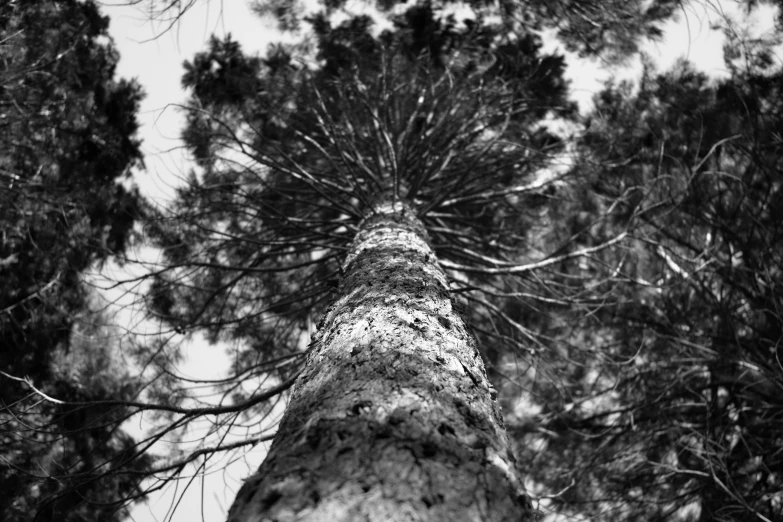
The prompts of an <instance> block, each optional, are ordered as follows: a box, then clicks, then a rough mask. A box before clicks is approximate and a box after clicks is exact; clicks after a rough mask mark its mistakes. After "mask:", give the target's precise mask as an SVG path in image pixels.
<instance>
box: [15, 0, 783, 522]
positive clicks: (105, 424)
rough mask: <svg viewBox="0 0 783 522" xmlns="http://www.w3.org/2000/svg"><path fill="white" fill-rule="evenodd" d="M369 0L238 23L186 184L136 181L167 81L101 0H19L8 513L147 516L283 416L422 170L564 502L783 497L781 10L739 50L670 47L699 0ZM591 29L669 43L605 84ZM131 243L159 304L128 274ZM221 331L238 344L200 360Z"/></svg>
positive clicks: (622, 506)
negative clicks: (136, 77)
mask: <svg viewBox="0 0 783 522" xmlns="http://www.w3.org/2000/svg"><path fill="white" fill-rule="evenodd" d="M348 4H349V3H346V2H341V1H339V0H338V1H329V2H324V3H322V4H320V3H319V4H318V5H317V6H316V7H315V9H314V10H313V9H310V10H308V9H309V8H307V6H305V5H304V4H303V3H301V2H298V1H297V0H274V1H260V0H257V1H256V2H254V4H253V6H254V10H255V11H256V12H257V14H259V15H261V16H262V17H266V18H267V19H269V18H270V17H271V18H273V19H274V20H275V21H276V22H278V25H279V27H280V28H281V29H283V30H285V31H289V32H290V33H291V34H298V35H300V36H303V37H302V38H299V39H289V40H287V41H288V42H289V43H277V44H275V45H273V46H270V48H269V50H268V51H267V53H266V54H265V55H260V56H255V55H251V54H249V53H246V52H245V51H244V50H243V46H242V44H241V42H240V41H239V39H238V38H236V37H234V36H231V35H227V36H225V37H220V36H212V37H211V38H210V39H209V41H208V43H207V44H206V47H205V49H204V50H203V51H202V52H199V53H198V54H196V55H195V56H194V57H192V58H190V59H188V60H187V61H186V62H185V63H184V64H183V72H182V87H183V88H185V89H186V91H187V93H188V100H187V102H186V103H185V104H184V105H183V106H182V107H181V110H182V111H183V115H184V119H185V126H184V128H183V129H182V134H181V139H182V143H183V146H184V147H185V148H186V150H187V152H188V154H189V156H190V158H191V159H192V163H191V165H190V166H189V167H188V169H189V171H188V172H187V174H186V175H185V176H183V177H184V179H185V181H184V183H182V184H181V185H180V186H179V187H178V188H177V192H176V196H175V198H174V200H173V201H172V202H170V203H169V204H166V205H161V204H157V203H155V204H153V203H152V202H148V201H144V200H143V198H142V197H141V196H140V195H139V193H138V191H137V190H135V189H132V188H128V187H129V186H130V183H128V182H127V178H128V176H129V173H130V172H131V168H134V167H140V166H141V165H142V156H141V153H140V151H139V144H140V139H141V138H142V137H141V136H139V135H138V133H137V129H138V123H137V121H136V114H137V112H138V104H139V102H140V99H141V93H140V89H139V87H138V86H137V85H136V84H135V83H134V82H132V81H128V80H123V79H119V78H116V77H115V75H114V70H115V67H116V63H117V60H118V56H117V53H116V51H114V49H113V47H112V45H111V43H110V42H109V43H107V42H108V41H109V39H108V38H107V35H108V33H107V28H108V21H107V19H106V18H105V17H103V16H102V15H101V14H100V12H99V10H98V8H97V7H96V6H95V5H94V4H93V3H92V2H76V1H66V0H62V1H57V2H50V3H43V4H42V3H37V2H12V3H9V4H8V5H5V6H4V7H2V8H0V42H2V44H0V57H2V60H1V61H0V111H1V112H2V114H0V126H2V127H3V133H2V137H0V142H2V144H0V151H2V152H0V186H2V190H0V202H1V203H2V206H1V207H0V208H2V210H0V212H2V213H0V221H2V225H3V226H2V229H3V236H2V243H0V274H2V278H3V280H4V283H5V284H4V285H3V288H2V289H0V340H1V342H2V351H0V362H1V363H2V368H0V369H2V370H3V373H2V374H0V390H2V400H3V402H2V407H3V409H2V411H0V425H1V426H2V428H0V436H2V439H1V440H2V441H3V444H2V448H1V449H0V457H2V462H3V464H2V467H0V483H1V485H2V490H3V491H10V492H11V494H10V495H6V496H4V499H3V500H2V501H0V518H3V519H4V520H23V519H24V517H25V516H27V514H29V513H30V512H35V513H37V517H38V519H39V520H90V519H96V518H101V519H102V520H103V519H112V520H113V519H116V520H122V519H123V518H124V517H125V516H126V515H127V511H126V509H127V507H128V506H129V505H130V503H131V502H132V501H134V500H137V499H139V498H143V497H144V496H145V495H146V494H148V493H150V492H152V491H155V490H157V489H160V488H161V487H163V486H165V485H166V484H168V483H170V482H173V481H175V480H179V479H183V478H184V481H185V483H187V484H190V483H191V482H192V481H193V477H197V476H198V475H199V474H200V473H203V472H204V471H205V470H206V469H207V467H208V466H209V462H210V461H211V460H213V461H221V459H224V458H226V456H227V455H228V457H227V458H228V460H234V459H236V458H240V457H241V455H242V454H243V452H247V451H250V450H252V448H256V447H260V445H261V444H262V443H265V442H267V441H271V440H272V438H273V437H274V435H275V432H276V429H277V426H278V421H279V419H280V414H281V411H282V409H281V408H278V407H277V406H278V404H281V405H282V404H284V403H285V402H286V401H287V400H288V399H289V398H290V390H291V387H292V386H293V385H294V383H295V382H296V380H297V378H298V377H299V376H300V375H301V373H302V371H303V368H306V365H307V364H308V362H307V361H308V357H310V356H311V349H312V341H311V339H312V338H313V337H311V336H315V335H316V333H317V332H318V331H319V329H320V328H322V326H323V321H324V317H326V316H328V315H329V313H330V311H331V310H332V308H331V307H332V305H333V303H334V302H335V301H336V300H337V299H338V297H340V296H341V292H342V288H343V287H342V286H341V285H342V284H343V281H344V278H345V271H346V268H347V267H348V266H349V264H348V263H346V255H347V253H348V252H349V251H350V249H351V248H352V244H353V241H354V239H355V237H356V235H357V231H359V230H361V229H362V226H364V225H363V224H364V223H365V222H366V219H367V217H368V216H369V215H371V214H372V212H374V211H373V209H374V208H377V206H378V205H379V204H380V203H381V202H389V201H393V202H397V201H401V202H404V203H405V205H406V208H409V209H410V210H411V212H413V213H414V214H415V216H416V219H418V220H420V222H421V224H422V225H423V227H424V228H425V229H426V234H427V237H428V239H429V242H430V245H431V248H432V252H433V255H434V256H435V257H436V258H437V263H438V265H439V266H440V267H441V268H442V269H443V270H444V271H445V275H446V277H447V278H448V285H449V289H448V293H449V297H448V299H449V300H450V302H451V303H453V305H454V307H455V309H456V310H458V311H459V313H460V315H461V317H462V318H463V319H464V320H465V322H466V324H467V325H468V326H469V328H470V330H471V332H472V335H473V336H474V337H475V339H476V346H477V348H478V352H479V353H480V359H481V361H482V363H483V365H484V366H485V367H486V373H487V376H488V377H489V380H490V381H491V383H492V390H491V392H489V393H490V394H491V396H492V399H493V400H495V399H496V400H497V401H498V403H499V405H500V408H501V411H502V413H503V418H504V421H505V427H506V429H507V431H508V438H509V441H510V445H511V447H512V448H513V453H514V455H515V457H516V468H517V469H516V470H514V473H517V474H519V475H520V476H522V477H523V478H524V483H525V487H526V488H527V494H528V496H529V497H530V499H531V500H532V504H533V507H534V508H536V509H537V510H538V511H539V512H540V513H541V514H542V515H543V516H545V517H546V519H547V520H560V519H564V518H562V517H565V519H571V518H573V519H576V520H582V519H587V518H590V519H595V520H628V521H631V520H674V519H677V520H694V521H696V520H699V521H702V520H703V521H706V520H721V521H734V520H737V521H739V520H766V521H774V520H778V519H780V517H781V516H783V439H781V435H780V426H781V420H782V419H783V399H781V397H783V364H782V363H781V355H783V354H781V351H782V350H783V346H782V345H781V340H783V302H782V301H781V296H782V295H783V193H782V192H781V184H782V183H781V181H782V179H781V174H780V173H781V172H783V165H781V164H780V163H781V160H782V159H783V105H781V104H782V103H783V102H782V101H781V100H783V93H782V92H781V86H783V68H781V61H780V54H779V47H778V44H779V40H780V33H779V30H780V29H781V27H780V24H778V25H777V26H776V29H775V32H774V34H772V35H767V37H765V38H755V37H751V36H749V33H747V32H743V30H742V27H741V26H740V25H739V22H734V21H731V20H725V26H724V27H723V30H724V32H725V35H726V47H725V49H724V56H725V66H726V74H725V75H724V76H722V77H720V78H717V79H716V78H710V77H708V76H707V75H706V74H704V73H702V72H700V71H699V69H698V68H697V66H696V65H697V64H693V63H689V62H688V61H686V60H681V61H680V62H678V63H677V64H675V66H674V67H672V68H671V69H670V70H659V69H658V68H657V67H656V66H655V65H654V64H653V63H652V61H651V60H649V59H648V57H646V56H644V55H641V54H640V53H641V51H640V49H642V47H643V45H644V43H645V42H647V41H649V40H650V39H660V38H662V37H663V34H664V32H663V28H664V26H665V24H666V23H667V22H668V21H670V20H672V19H673V18H675V17H676V16H677V15H678V13H679V12H680V10H681V9H682V8H683V7H682V3H681V2H672V1H669V0H656V1H653V2H641V1H638V2H637V1H634V2H619V1H618V2H615V1H612V2H593V1H589V0H588V1H581V0H580V1H564V2H557V3H551V2H540V1H538V0H530V1H528V2H517V1H513V2H512V1H500V2H495V3H487V2H478V1H476V2H464V3H461V5H460V9H459V10H457V9H456V8H455V5H454V4H453V3H451V2H434V1H431V2H430V1H428V2H394V1H384V2H377V3H374V4H373V7H374V8H375V11H374V12H373V13H374V14H373V15H372V16H370V15H369V14H367V13H366V12H365V13H363V14H356V13H352V12H351V11H350V5H348ZM150 5H151V6H152V7H154V9H155V10H154V12H156V13H158V16H168V15H167V13H169V14H170V16H172V17H173V18H174V19H178V20H179V21H178V22H177V23H182V24H185V23H187V17H186V16H187V12H186V8H187V4H181V3H179V2H153V3H151V4H150ZM758 7H759V5H758V4H757V3H756V2H745V3H743V6H742V9H747V10H749V11H752V10H753V9H757V8H758ZM466 13H467V14H466ZM380 20H383V23H381V22H380ZM259 23H260V22H259ZM544 31H550V33H547V34H556V36H557V38H558V39H559V41H560V42H561V45H562V49H564V50H565V51H567V52H568V54H562V53H560V52H547V51H545V50H544V49H548V48H549V47H548V46H547V47H545V46H544V41H543V36H542V35H543V34H544ZM290 42H294V43H290ZM640 56H641V58H640ZM578 57H581V59H592V60H595V61H596V63H601V64H602V66H604V67H614V66H620V65H622V64H626V63H629V62H631V61H634V60H641V63H642V64H643V67H642V68H641V73H640V76H639V77H638V78H636V79H634V80H633V81H611V80H610V81H608V82H607V83H606V84H605V85H604V86H603V87H602V88H601V89H600V91H599V92H598V93H596V94H595V96H594V98H593V103H592V106H591V107H590V108H589V110H587V111H583V112H581V113H580V112H579V110H578V109H579V108H578V106H577V104H576V103H575V102H574V101H573V99H572V97H571V91H570V90H571V88H572V86H571V85H569V82H568V81H567V79H566V74H565V73H566V69H567V67H568V65H569V60H576V59H577V58H578ZM564 129H565V130H564ZM135 245H144V247H145V248H144V249H143V250H134V249H133V248H130V247H132V246H135ZM150 250H154V251H155V252H156V254H155V260H154V261H151V260H150V258H149V257H144V255H138V256H136V257H134V256H135V253H136V252H147V253H148V252H149V251H150ZM145 255H147V254H145ZM425 261H427V262H429V259H427V260H425ZM107 262H113V263H120V264H123V265H124V266H126V267H132V269H131V268H129V270H133V272H132V273H133V274H134V275H133V276H131V275H127V276H123V275H120V276H119V277H118V278H117V279H116V280H115V281H111V285H115V286H117V287H121V288H124V289H125V291H126V292H128V293H132V294H135V304H134V313H135V314H138V315H140V316H143V317H144V325H145V326H144V332H143V335H142V332H140V331H136V332H134V331H126V330H124V328H125V326H126V325H117V324H115V325H111V324H107V323H111V320H110V319H109V318H108V317H109V316H108V315H107V314H106V310H103V311H100V310H99V309H100V308H101V306H98V305H96V303H97V302H98V300H97V299H96V298H95V296H93V294H92V292H93V291H92V290H90V289H89V284H88V283H89V282H90V278H89V277H88V274H89V272H90V271H94V270H99V269H100V267H101V266H105V265H106V263H107ZM128 273H129V274H130V273H131V272H130V271H129V272H128ZM137 274H141V275H137ZM427 291H428V289H427V288H423V289H421V290H420V293H426V292H427ZM392 297H393V296H392ZM448 323H449V321H448V320H446V324H445V325H444V323H443V321H442V320H441V324H442V325H444V328H448V327H449V324H448ZM436 326H437V325H436ZM196 338H203V339H206V340H207V341H208V342H210V343H212V344H214V346H213V348H214V352H215V356H216V357H217V356H219V355H220V354H221V352H223V353H227V354H228V357H230V359H231V365H230V372H229V373H228V374H227V375H215V376H213V377H212V378H210V379H209V380H203V381H202V380H194V379H189V378H187V377H186V376H185V375H183V374H182V373H181V372H180V371H179V369H178V364H179V362H180V361H181V360H182V357H183V354H184V353H185V352H186V350H187V346H188V343H189V342H192V341H193V340H194V339H196ZM123 357H124V358H126V359H122V358H123ZM120 360H128V361H130V364H127V365H125V366H124V367H123V366H122V365H121V363H119V362H118V361H120ZM465 372H467V374H468V375H469V376H471V378H472V375H471V374H470V371H469V370H468V369H467V368H466V369H465ZM357 411H358V410H357ZM143 414H147V417H145V419H151V420H152V423H151V424H150V426H149V429H148V430H147V433H145V434H144V435H143V436H141V437H136V438H134V437H131V436H130V435H128V434H127V433H126V430H125V429H124V428H125V427H126V426H127V425H126V424H124V423H125V422H127V421H128V420H129V419H130V420H133V421H135V422H138V419H139V418H140V417H141V416H142V415H143ZM204 426H208V428H207V429H206V430H204V428H203V427H204ZM433 429H434V430H435V429H437V427H433ZM204 431H206V435H205V436H203V437H201V436H200V437H201V440H200V441H199V442H198V443H197V444H195V445H193V444H184V441H186V440H187V439H188V438H189V437H191V436H192V434H193V433H203V432H204ZM441 431H443V429H442V425H441ZM441 435H443V434H442V433H441ZM137 439H138V440H137ZM164 440H167V441H171V440H174V441H175V442H183V444H182V446H181V448H182V450H181V451H179V450H175V451H170V452H169V453H165V451H166V450H163V451H161V447H163V446H162V444H157V445H156V443H158V442H160V441H164ZM175 447H176V446H175ZM433 451H434V450H433ZM428 502H430V501H428ZM436 503H437V502H436Z"/></svg>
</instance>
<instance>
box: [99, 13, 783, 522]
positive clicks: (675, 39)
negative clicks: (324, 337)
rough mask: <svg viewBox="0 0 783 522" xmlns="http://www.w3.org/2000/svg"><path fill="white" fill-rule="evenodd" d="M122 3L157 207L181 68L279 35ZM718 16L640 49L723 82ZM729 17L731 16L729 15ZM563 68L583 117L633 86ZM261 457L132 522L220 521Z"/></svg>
mask: <svg viewBox="0 0 783 522" xmlns="http://www.w3.org/2000/svg"><path fill="white" fill-rule="evenodd" d="M124 3H127V1H126V2H122V0H108V1H105V2H104V3H103V5H104V12H105V14H107V15H109V16H110V17H111V34H112V36H113V38H114V40H115V43H116V45H117V47H118V49H119V51H120V53H121V60H120V63H119V70H118V73H119V75H121V76H123V77H131V78H136V79H137V80H138V81H139V82H140V83H141V85H142V86H143V87H144V89H145V91H146V92H147V97H146V98H145V100H144V102H143V104H142V112H141V116H140V120H141V123H142V129H141V133H140V134H141V137H142V138H143V140H144V145H143V150H144V153H145V154H146V160H145V161H146V166H147V169H146V170H145V171H143V172H139V173H137V176H136V181H137V183H138V184H139V186H140V187H141V189H142V192H143V193H144V195H146V196H148V197H151V198H153V199H157V200H158V201H162V200H165V199H169V198H170V197H171V196H172V194H173V191H172V188H173V187H175V186H176V185H177V184H178V183H179V180H180V179H181V177H182V176H183V175H184V174H185V173H186V172H187V168H188V167H187V164H188V162H187V159H186V157H185V155H184V154H183V152H182V151H181V150H180V149H179V147H180V142H179V135H180V132H181V129H182V123H183V118H182V115H181V112H180V111H179V110H178V109H177V104H180V103H182V102H183V101H184V100H185V98H186V94H185V93H184V92H183V91H182V89H181V88H180V78H181V75H182V62H183V61H184V60H190V59H192V57H193V56H194V54H195V53H196V52H199V51H202V50H204V49H205V48H206V42H207V41H208V39H209V37H210V35H211V34H213V33H216V34H217V35H219V36H223V35H225V34H227V33H231V34H232V36H233V37H234V38H235V39H237V40H238V41H239V42H241V43H242V45H243V47H244V49H245V51H247V52H251V53H253V52H259V53H263V52H264V51H265V50H266V48H267V45H268V44H269V43H270V42H272V41H275V40H277V39H278V38H279V35H278V34H277V33H276V31H274V30H273V29H272V28H271V27H269V26H265V25H264V23H263V22H262V21H261V20H260V19H259V18H258V17H256V16H255V15H254V14H253V13H252V12H250V10H249V9H248V8H247V6H246V3H245V2H244V1H237V0H234V1H222V0H197V1H195V2H194V6H193V7H192V8H191V10H190V11H189V12H188V13H187V14H186V15H185V17H184V19H183V20H182V21H181V22H180V23H178V24H176V25H174V26H173V28H172V29H171V30H169V31H165V30H164V29H165V26H163V25H161V24H155V23H152V22H150V20H149V17H148V15H147V14H146V13H144V12H143V11H142V10H140V7H138V6H128V5H123V4H124ZM724 3H725V4H727V5H729V4H730V5H732V6H734V5H735V4H734V3H733V2H728V1H725V2H724ZM141 5H142V6H143V5H144V4H143V3H142V4H141ZM719 9H721V8H720V4H719V3H717V2H713V3H711V4H707V3H706V2H705V4H703V5H702V6H699V7H688V8H686V9H685V11H684V12H682V13H681V14H680V20H679V22H678V23H676V24H670V25H669V26H668V27H667V30H666V37H665V41H664V42H663V43H661V44H655V45H654V44H650V45H648V46H647V47H646V48H645V50H646V52H647V53H648V54H649V55H650V56H651V57H652V58H653V59H654V60H655V61H657V62H658V63H659V65H660V68H661V69H665V68H666V67H668V66H669V65H671V64H672V63H674V61H676V60H677V59H678V58H680V57H687V58H689V59H690V60H691V61H693V62H694V63H695V65H696V67H697V68H698V69H700V70H702V71H704V72H706V73H708V74H710V75H715V76H720V75H722V74H725V67H724V64H723V55H722V45H723V36H722V35H721V34H720V33H718V32H716V31H714V30H711V29H710V26H711V25H712V24H714V23H718V22H721V21H722V20H721V14H720V11H719ZM731 12H732V13H734V15H735V16H736V10H732V11H731ZM755 19H756V20H757V22H756V25H757V32H759V33H763V32H764V31H766V30H768V29H769V27H771V24H772V22H773V19H774V16H773V15H772V14H771V11H770V10H763V11H762V12H761V13H760V14H759V15H757V16H756V17H755ZM547 42H548V43H547V48H548V50H552V49H554V48H558V46H557V45H556V43H553V42H552V41H551V40H548V41H547ZM561 49H562V48H561ZM568 63H569V70H568V73H567V75H568V77H569V79H570V80H571V82H572V89H573V93H574V98H575V99H576V100H577V101H578V102H579V103H580V106H581V107H582V109H583V110H584V109H585V108H587V107H589V104H590V99H591V96H592V95H593V93H595V92H597V91H598V90H599V89H600V86H601V83H602V81H603V80H604V79H607V78H610V77H613V76H615V77H618V78H634V77H636V76H638V71H639V70H640V69H639V67H638V64H637V66H636V67H635V68H631V69H629V70H627V71H625V72H618V71H608V70H603V69H601V68H600V64H596V63H594V62H590V61H579V60H576V59H575V57H569V60H568ZM206 348H207V347H204V346H201V347H195V348H194V350H195V351H197V352H198V355H195V354H192V355H191V360H190V362H189V364H186V365H185V367H184V369H183V371H185V372H187V373H188V374H189V375H191V376H203V377H212V378H214V377H216V376H215V375H214V373H215V367H216V365H217V366H218V367H223V366H225V364H224V363H223V362H221V361H219V360H216V359H215V358H221V357H223V355H222V351H221V350H219V349H214V347H213V349H211V350H208V349H206ZM262 457H263V450H262V449H258V450H256V451H254V452H253V454H252V456H251V458H250V459H249V461H248V462H239V463H235V464H233V465H232V466H231V467H230V468H228V469H227V470H226V471H222V470H220V469H216V471H215V472H214V473H212V474H210V475H208V476H207V478H206V479H203V480H202V479H197V480H195V481H194V482H193V483H192V484H191V485H190V487H189V489H188V491H187V492H186V493H185V495H184V496H183V497H182V500H181V502H180V503H179V505H178V506H177V510H176V513H175V514H174V515H173V516H171V508H172V507H173V502H172V499H175V498H179V496H180V493H181V492H182V490H183V488H184V486H185V485H186V483H184V482H183V483H181V484H179V488H178V490H174V488H169V489H168V490H165V491H164V492H163V493H162V494H154V495H153V496H152V498H151V499H150V501H149V503H148V504H146V505H139V506H137V507H135V508H134V509H133V512H132V520H134V521H135V522H152V521H164V520H166V521H169V520H172V521H174V522H186V521H187V522H191V521H198V520H202V517H203V520H210V521H217V520H224V519H225V516H226V513H227V510H228V507H229V506H230V505H231V502H232V501H233V498H234V495H235V493H236V490H237V489H238V487H239V486H240V485H241V481H242V479H243V478H244V477H245V476H247V474H248V473H249V472H250V471H251V470H253V471H254V470H255V468H256V467H257V466H258V464H259V463H260V460H261V458H262ZM170 516H171V518H169V517H170Z"/></svg>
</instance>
